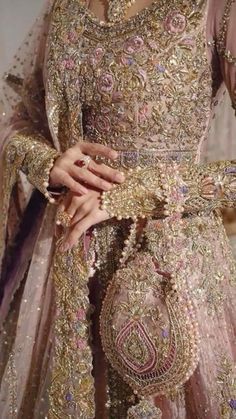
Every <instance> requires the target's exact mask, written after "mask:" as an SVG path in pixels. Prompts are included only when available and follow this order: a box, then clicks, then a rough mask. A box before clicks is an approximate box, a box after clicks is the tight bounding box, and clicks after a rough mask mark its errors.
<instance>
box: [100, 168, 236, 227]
mask: <svg viewBox="0 0 236 419" xmlns="http://www.w3.org/2000/svg"><path fill="white" fill-rule="evenodd" d="M168 165H169V166H168V167H167V166H165V164H163V163H162V164H161V165H160V166H158V167H156V168H145V169H135V170H134V171H131V172H129V173H128V175H127V178H126V182H124V183H123V184H121V185H116V186H114V188H113V189H112V190H111V191H108V192H103V194H102V208H103V209H105V210H106V211H107V212H108V213H109V214H110V216H111V217H113V216H114V217H117V218H118V219H122V218H130V217H131V218H134V219H135V218H137V217H142V218H145V217H152V216H157V217H159V216H160V215H162V216H165V215H168V214H166V210H165V205H166V204H168V205H170V202H171V201H172V202H173V204H174V205H178V203H179V202H181V205H182V206H183V208H182V212H185V213H193V214H196V213H204V212H206V213H208V212H210V211H212V210H214V209H216V208H222V207H233V206H236V161H232V162H231V161H218V162H213V163H209V164H202V165H197V164H182V165H179V167H175V166H174V163H173V166H172V167H171V173H172V175H171V176H168V177H167V176H166V173H167V171H168V172H170V163H168ZM177 170H178V173H179V174H178V173H177ZM177 176H178V177H179V176H180V177H181V180H182V182H179V181H178V182H177V181H176V179H177ZM180 195H181V196H182V198H181V199H180ZM171 205H172V204H171Z"/></svg>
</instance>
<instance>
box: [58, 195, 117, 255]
mask: <svg viewBox="0 0 236 419" xmlns="http://www.w3.org/2000/svg"><path fill="white" fill-rule="evenodd" d="M100 200H101V192H98V191H94V190H90V191H89V192H88V193H87V194H86V195H77V194H75V193H73V192H69V193H68V194H67V195H66V196H65V197H64V200H63V201H62V202H61V204H60V205H59V208H58V211H59V212H64V211H65V212H66V214H68V215H69V217H70V219H71V221H70V227H68V228H67V231H66V233H65V237H64V239H63V241H62V243H61V245H60V250H61V251H62V252H65V251H67V250H69V249H71V248H72V247H73V246H75V245H76V244H77V242H78V240H79V238H80V237H81V236H82V235H83V234H84V233H85V232H86V231H87V230H88V229H89V228H90V227H92V226H93V225H95V224H98V223H101V222H102V221H106V220H108V219H109V218H110V216H109V214H108V213H107V211H105V210H101V209H100Z"/></svg>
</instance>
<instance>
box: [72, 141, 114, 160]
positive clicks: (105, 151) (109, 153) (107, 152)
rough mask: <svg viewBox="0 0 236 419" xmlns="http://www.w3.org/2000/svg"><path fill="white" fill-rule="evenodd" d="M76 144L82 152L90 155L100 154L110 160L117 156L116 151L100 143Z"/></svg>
mask: <svg viewBox="0 0 236 419" xmlns="http://www.w3.org/2000/svg"><path fill="white" fill-rule="evenodd" d="M78 145H79V148H80V150H81V151H82V153H85V154H88V155H89V156H91V157H95V156H102V157H107V158H108V159H112V160H115V159H116V158H117V157H118V152H117V151H115V150H113V149H112V148H110V147H107V146H105V145H102V144H94V143H79V144H78Z"/></svg>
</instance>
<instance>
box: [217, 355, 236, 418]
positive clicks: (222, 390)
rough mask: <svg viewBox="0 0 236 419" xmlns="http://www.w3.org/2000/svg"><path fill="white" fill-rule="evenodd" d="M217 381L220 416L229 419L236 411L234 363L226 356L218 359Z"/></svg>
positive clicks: (235, 370)
mask: <svg viewBox="0 0 236 419" xmlns="http://www.w3.org/2000/svg"><path fill="white" fill-rule="evenodd" d="M217 383H218V388H219V392H218V393H217V394H216V397H217V398H218V397H220V418H221V419H230V418H233V417H234V412H235V411H236V365H235V364H234V363H233V361H232V360H230V359H229V358H228V357H227V356H225V355H223V356H221V357H220V360H219V367H218V374H217Z"/></svg>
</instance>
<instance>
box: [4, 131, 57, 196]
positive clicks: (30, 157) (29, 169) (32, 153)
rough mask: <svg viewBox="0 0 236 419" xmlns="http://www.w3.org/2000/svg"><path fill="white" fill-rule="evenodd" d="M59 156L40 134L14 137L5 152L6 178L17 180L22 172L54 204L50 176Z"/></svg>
mask: <svg viewBox="0 0 236 419" xmlns="http://www.w3.org/2000/svg"><path fill="white" fill-rule="evenodd" d="M58 156H59V153H58V152H57V151H56V150H55V149H54V148H52V147H51V146H50V145H49V144H48V143H47V141H46V140H45V139H44V138H43V137H42V136H40V135H39V134H35V135H24V134H19V133H18V134H16V135H13V136H12V138H11V139H10V141H9V142H8V144H7V146H6V147H5V150H4V156H3V162H4V165H5V169H6V170H5V178H6V179H9V180H10V178H15V177H16V175H17V172H18V171H19V170H22V172H23V173H25V175H26V176H27V178H28V180H29V182H30V183H31V184H32V185H34V186H35V187H36V188H37V189H38V190H39V191H40V192H41V193H42V194H43V195H44V196H45V197H46V198H47V199H48V200H49V201H50V202H51V203H53V202H54V199H53V197H52V194H51V193H50V192H49V190H48V187H49V175H50V170H51V169H52V167H53V164H54V161H55V159H56V158H57V157H58Z"/></svg>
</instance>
